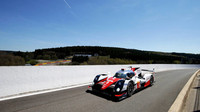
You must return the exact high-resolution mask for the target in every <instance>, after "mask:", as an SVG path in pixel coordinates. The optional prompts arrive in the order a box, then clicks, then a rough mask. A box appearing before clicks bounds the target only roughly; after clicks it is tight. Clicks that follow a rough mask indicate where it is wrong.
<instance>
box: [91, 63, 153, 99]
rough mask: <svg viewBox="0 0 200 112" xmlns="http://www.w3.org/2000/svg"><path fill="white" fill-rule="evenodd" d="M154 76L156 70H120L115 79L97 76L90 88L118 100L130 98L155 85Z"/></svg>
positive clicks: (102, 75)
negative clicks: (137, 91) (142, 89)
mask: <svg viewBox="0 0 200 112" xmlns="http://www.w3.org/2000/svg"><path fill="white" fill-rule="evenodd" d="M154 74H155V72H154V70H153V71H151V70H144V69H140V67H137V68H132V67H131V69H130V70H125V69H121V70H119V71H118V72H116V74H115V75H114V76H113V77H111V76H109V75H108V74H100V75H97V76H96V77H95V78H94V81H93V83H92V85H91V86H89V87H91V88H92V91H98V92H102V93H105V94H109V95H111V96H112V97H114V98H117V99H119V98H121V97H123V96H128V97H130V96H132V94H133V93H134V92H135V91H136V90H139V89H141V88H145V87H147V86H151V85H153V83H154Z"/></svg>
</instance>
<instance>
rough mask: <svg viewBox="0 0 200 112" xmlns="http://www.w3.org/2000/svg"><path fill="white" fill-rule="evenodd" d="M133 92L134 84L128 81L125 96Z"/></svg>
mask: <svg viewBox="0 0 200 112" xmlns="http://www.w3.org/2000/svg"><path fill="white" fill-rule="evenodd" d="M133 93H134V85H133V83H132V82H129V83H128V85H127V96H128V97H130V96H132V95H133Z"/></svg>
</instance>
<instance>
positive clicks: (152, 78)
mask: <svg viewBox="0 0 200 112" xmlns="http://www.w3.org/2000/svg"><path fill="white" fill-rule="evenodd" d="M153 83H154V77H153V75H152V76H151V79H150V86H152V85H153Z"/></svg>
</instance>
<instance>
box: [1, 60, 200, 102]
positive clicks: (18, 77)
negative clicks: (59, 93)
mask: <svg viewBox="0 0 200 112" xmlns="http://www.w3.org/2000/svg"><path fill="white" fill-rule="evenodd" d="M129 66H133V67H141V68H143V69H151V70H152V69H153V68H155V71H156V72H159V71H165V70H174V69H188V68H200V65H182V64H133V65H85V66H11V67H10V66H5V67H0V91H1V92H0V99H2V98H7V97H10V96H15V95H21V94H29V93H33V92H39V91H43V90H51V89H55V88H61V87H70V86H72V85H78V86H79V85H81V84H86V83H89V82H91V81H92V80H93V78H94V76H96V75H97V74H100V73H108V72H109V73H110V74H111V75H114V73H115V72H116V71H118V70H120V69H121V68H125V69H126V68H127V67H129Z"/></svg>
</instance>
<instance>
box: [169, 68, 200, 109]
mask: <svg viewBox="0 0 200 112" xmlns="http://www.w3.org/2000/svg"><path fill="white" fill-rule="evenodd" d="M199 72H200V70H198V71H196V72H195V73H194V74H193V75H192V77H190V79H189V80H188V82H187V83H186V84H185V86H184V87H183V89H182V90H181V92H180V93H179V95H178V96H177V98H176V100H175V101H174V103H173V104H172V106H171V107H170V109H169V110H168V112H182V111H183V107H184V104H185V101H186V99H187V96H188V92H189V90H190V87H191V86H192V83H193V81H194V79H195V77H196V76H197V74H198V73H199Z"/></svg>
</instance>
